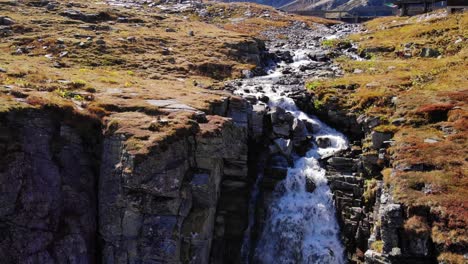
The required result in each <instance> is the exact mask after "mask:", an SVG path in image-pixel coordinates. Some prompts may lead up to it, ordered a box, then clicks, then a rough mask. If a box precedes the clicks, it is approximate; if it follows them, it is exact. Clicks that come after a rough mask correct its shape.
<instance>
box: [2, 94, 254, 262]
mask: <svg viewBox="0 0 468 264" xmlns="http://www.w3.org/2000/svg"><path fill="white" fill-rule="evenodd" d="M61 111H62V110H55V111H47V110H26V111H24V112H19V113H16V112H10V113H8V114H3V115H2V116H1V119H0V122H1V126H0V127H1V129H0V152H1V154H2V156H3V157H4V158H2V163H1V164H0V186H1V188H2V192H1V196H0V204H1V206H0V208H1V211H0V229H1V231H2V234H3V235H4V238H5V239H2V241H1V242H0V255H1V256H2V258H3V259H4V260H5V261H6V262H5V263H100V262H103V263H143V262H144V263H159V262H164V263H181V262H183V263H209V262H212V263H229V262H233V263H235V262H239V258H240V247H241V243H242V237H243V230H244V229H245V226H246V224H247V222H246V221H247V217H246V216H247V203H248V197H249V190H250V188H249V179H248V177H247V176H248V174H247V152H248V145H247V143H248V131H249V129H248V127H249V126H248V120H249V119H250V117H249V115H250V105H249V104H248V103H247V102H245V101H244V100H242V99H240V98H226V99H225V100H224V101H223V102H222V103H221V104H220V105H218V106H214V108H213V114H216V113H218V114H222V115H227V116H230V117H231V118H228V117H221V116H218V115H212V116H207V117H206V120H205V121H204V122H202V123H200V124H198V125H197V127H198V129H196V131H193V133H191V134H189V135H185V136H182V137H180V138H178V139H177V140H175V141H173V142H171V143H169V144H167V145H166V146H165V147H155V148H153V149H151V150H150V151H149V153H148V154H146V155H143V156H142V155H139V156H136V155H134V154H131V152H129V151H128V150H127V148H126V142H125V140H126V137H125V135H123V134H118V133H105V134H102V132H101V125H100V123H99V122H97V121H93V120H80V118H81V117H79V116H70V115H67V114H64V113H61ZM83 124H92V125H84V126H85V127H83ZM213 241H214V243H213ZM212 248H214V250H212ZM212 252H213V253H212ZM236 254H237V255H236ZM236 256H237V257H236ZM226 259H228V261H226Z"/></svg>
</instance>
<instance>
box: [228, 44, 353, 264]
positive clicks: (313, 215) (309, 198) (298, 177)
mask: <svg viewBox="0 0 468 264" xmlns="http://www.w3.org/2000/svg"><path fill="white" fill-rule="evenodd" d="M291 51H292V52H293V53H294V57H293V60H294V61H293V62H292V63H289V64H286V63H281V64H279V65H277V67H276V69H273V70H271V71H270V72H269V74H268V75H266V76H262V77H255V78H251V79H250V80H249V81H245V82H243V83H242V85H241V87H240V89H238V90H237V91H236V92H235V93H237V94H238V95H241V96H246V95H249V96H252V95H253V96H256V97H257V98H261V97H262V96H267V97H268V98H269V102H268V105H269V107H270V108H273V107H281V108H283V109H285V110H286V111H288V112H290V113H291V114H292V115H293V116H294V117H295V118H297V119H300V120H304V121H307V122H309V123H312V124H313V126H314V128H315V129H314V134H313V136H314V137H315V138H320V137H327V138H328V139H329V140H330V146H329V147H326V148H320V147H318V146H316V145H314V147H312V148H311V149H309V150H308V151H307V153H306V155H305V156H304V157H296V158H295V161H294V166H293V167H290V168H288V172H287V177H286V178H285V179H284V180H283V181H281V182H280V183H279V184H278V185H277V186H276V188H275V190H274V192H273V199H272V202H271V204H270V205H269V208H268V213H267V219H266V223H265V226H264V229H263V233H262V234H261V237H260V239H259V241H258V243H257V247H256V248H255V250H254V257H253V259H254V262H256V263H265V264H267V263H268V264H273V263H278V264H279V263H281V264H285V263H320V264H322V263H333V264H335V263H336V264H341V263H345V259H344V248H343V246H342V244H341V241H340V238H339V226H338V223H337V220H336V216H335V208H334V204H333V199H332V193H331V190H330V188H329V186H328V183H327V178H326V176H325V172H326V171H325V169H323V168H322V167H321V166H320V163H319V159H320V158H321V157H323V156H329V155H332V154H334V153H336V152H338V151H340V150H344V149H346V148H347V146H348V143H347V140H346V138H345V137H344V136H343V135H342V134H341V133H339V132H337V131H336V130H334V129H332V128H330V127H328V126H327V125H325V124H324V123H322V122H321V121H320V120H318V119H317V118H315V117H312V116H309V115H307V114H306V113H304V112H302V111H300V110H299V109H298V108H297V106H296V105H295V103H294V100H293V99H291V98H288V97H286V96H284V93H282V92H283V89H282V87H281V85H277V84H276V85H274V84H275V83H277V82H276V81H277V80H278V79H279V78H281V77H284V75H283V73H282V69H284V68H285V67H288V68H292V69H293V70H295V71H296V72H299V70H298V69H299V68H300V67H301V66H303V65H307V64H310V63H316V62H313V61H311V59H310V58H309V57H308V56H307V54H308V52H310V50H304V49H296V50H291ZM258 86H261V87H262V89H261V90H260V91H259V89H255V87H258ZM308 181H312V182H313V183H314V184H315V190H314V191H313V192H309V191H307V189H306V185H307V182H308ZM254 189H255V188H254ZM249 226H250V227H251V224H249ZM248 231H250V229H249V230H248ZM248 238H249V237H248ZM246 240H248V239H246ZM248 245H250V243H249V244H248ZM243 250H245V245H244V248H243ZM246 262H248V260H246Z"/></svg>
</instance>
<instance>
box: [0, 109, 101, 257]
mask: <svg viewBox="0 0 468 264" xmlns="http://www.w3.org/2000/svg"><path fill="white" fill-rule="evenodd" d="M83 121H86V123H82V122H83ZM99 132H100V126H99V124H98V123H96V122H93V120H83V119H82V118H80V117H79V116H73V115H69V114H67V113H63V112H62V113H60V112H58V111H53V110H52V111H47V110H46V111H33V110H25V111H19V112H10V113H7V114H1V116H0V153H1V155H2V160H1V162H0V188H1V195H0V208H1V209H0V230H1V233H2V237H3V239H2V240H1V242H0V256H1V257H2V262H3V263H71V262H73V263H96V262H98V260H97V256H98V255H97V254H98V252H97V251H98V247H97V246H98V245H97V243H98V239H97V236H98V235H97V234H98V233H97V229H98V227H97V222H96V220H97V219H98V210H97V199H98V198H97V195H96V189H97V179H98V169H97V168H98V162H97V161H98V159H99V155H98V154H99V142H100V137H99V134H98V133H99Z"/></svg>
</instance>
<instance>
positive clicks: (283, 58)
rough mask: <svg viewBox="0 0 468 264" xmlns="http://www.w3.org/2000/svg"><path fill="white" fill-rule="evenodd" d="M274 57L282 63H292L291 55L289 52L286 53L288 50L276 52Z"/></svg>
mask: <svg viewBox="0 0 468 264" xmlns="http://www.w3.org/2000/svg"><path fill="white" fill-rule="evenodd" d="M275 55H276V57H277V58H278V59H279V60H281V61H284V62H286V63H292V62H293V57H292V55H291V52H290V51H288V50H281V51H277V52H275Z"/></svg>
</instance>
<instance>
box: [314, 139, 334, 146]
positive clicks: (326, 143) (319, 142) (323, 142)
mask: <svg viewBox="0 0 468 264" xmlns="http://www.w3.org/2000/svg"><path fill="white" fill-rule="evenodd" d="M315 141H316V142H317V145H318V147H319V148H328V147H330V146H331V140H330V138H328V137H317V138H316V139H315Z"/></svg>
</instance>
